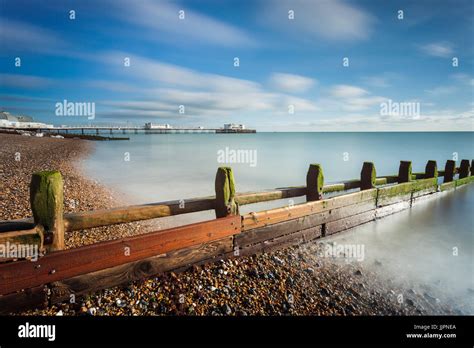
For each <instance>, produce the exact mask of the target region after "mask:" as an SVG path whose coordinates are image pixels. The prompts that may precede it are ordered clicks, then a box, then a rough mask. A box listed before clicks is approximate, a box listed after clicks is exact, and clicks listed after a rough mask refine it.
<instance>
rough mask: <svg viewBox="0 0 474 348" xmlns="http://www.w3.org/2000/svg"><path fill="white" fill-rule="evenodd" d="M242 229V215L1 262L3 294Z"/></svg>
mask: <svg viewBox="0 0 474 348" xmlns="http://www.w3.org/2000/svg"><path fill="white" fill-rule="evenodd" d="M239 232H240V216H230V217H226V218H221V219H216V220H211V221H206V222H199V223H195V224H190V225H186V226H181V227H176V228H171V229H167V230H163V231H156V232H151V233H146V234H142V235H139V236H135V237H128V238H123V239H118V240H112V241H106V242H101V243H96V244H92V245H87V246H84V247H80V248H74V249H69V250H63V251H58V252H53V253H51V254H49V255H46V256H44V257H42V258H40V259H39V260H38V261H37V262H30V261H18V262H12V263H9V264H2V265H0V294H8V293H12V292H15V291H18V290H21V289H25V288H30V287H34V286H37V285H42V284H47V283H51V282H55V281H58V280H62V279H66V278H71V277H74V276H77V275H80V274H85V273H89V272H93V271H98V270H100V269H104V268H109V267H114V266H118V265H121V264H124V263H128V262H132V261H137V260H140V259H144V258H148V257H151V256H155V255H159V254H163V253H166V252H169V251H172V250H177V249H180V248H185V247H188V246H192V245H198V244H202V243H206V242H209V241H213V240H217V239H221V238H224V237H226V236H231V235H234V234H237V233H239Z"/></svg>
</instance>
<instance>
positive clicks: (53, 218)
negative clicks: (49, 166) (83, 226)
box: [30, 171, 64, 251]
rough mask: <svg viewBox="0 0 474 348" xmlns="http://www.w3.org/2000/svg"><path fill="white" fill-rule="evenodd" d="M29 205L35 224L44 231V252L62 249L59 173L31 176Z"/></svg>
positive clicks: (61, 186)
mask: <svg viewBox="0 0 474 348" xmlns="http://www.w3.org/2000/svg"><path fill="white" fill-rule="evenodd" d="M30 204H31V210H32V211H33V218H34V220H35V224H39V225H42V226H43V227H44V229H45V244H46V250H47V251H54V250H62V249H64V221H63V178H62V176H61V173H60V172H58V171H46V172H38V173H34V174H33V176H32V178H31V184H30Z"/></svg>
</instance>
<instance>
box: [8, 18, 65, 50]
mask: <svg viewBox="0 0 474 348" xmlns="http://www.w3.org/2000/svg"><path fill="white" fill-rule="evenodd" d="M0 23H1V24H0V25H1V30H0V42H1V44H2V51H7V52H24V51H27V52H35V53H38V52H39V53H48V54H62V53H63V52H59V51H60V50H61V48H63V49H64V48H65V47H67V43H66V42H65V41H63V40H62V39H61V38H60V37H59V36H58V35H57V34H56V33H55V32H54V31H51V30H48V29H44V28H41V27H38V26H35V25H32V24H29V23H23V22H19V21H13V20H10V19H6V18H0Z"/></svg>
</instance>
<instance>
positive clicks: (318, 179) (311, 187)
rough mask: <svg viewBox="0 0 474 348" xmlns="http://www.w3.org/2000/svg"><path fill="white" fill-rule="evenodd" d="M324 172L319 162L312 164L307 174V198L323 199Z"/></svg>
mask: <svg viewBox="0 0 474 348" xmlns="http://www.w3.org/2000/svg"><path fill="white" fill-rule="evenodd" d="M323 185H324V174H323V168H322V167H321V165H319V164H310V165H309V169H308V173H307V174H306V200H307V201H308V202H310V201H318V200H320V199H323Z"/></svg>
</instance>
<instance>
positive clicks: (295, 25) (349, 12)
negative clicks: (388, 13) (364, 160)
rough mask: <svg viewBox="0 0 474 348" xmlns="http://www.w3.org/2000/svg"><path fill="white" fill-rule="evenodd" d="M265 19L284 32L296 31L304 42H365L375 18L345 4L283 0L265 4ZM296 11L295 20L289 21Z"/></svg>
mask: <svg viewBox="0 0 474 348" xmlns="http://www.w3.org/2000/svg"><path fill="white" fill-rule="evenodd" d="M264 6H265V8H264V10H263V14H262V15H263V16H264V18H265V19H266V21H267V22H269V23H270V24H272V25H273V26H274V27H276V28H279V29H282V30H285V31H287V30H293V31H294V32H295V33H296V34H297V35H301V38H303V39H304V38H306V37H309V38H312V39H314V38H323V39H327V40H341V41H350V40H363V39H367V38H368V37H369V36H370V33H371V32H372V25H373V23H374V22H375V18H374V17H373V16H372V15H371V14H369V13H368V12H366V11H364V10H362V9H360V8H358V7H356V6H354V5H352V4H350V3H349V2H347V1H344V0H331V1H327V0H320V1H306V0H280V1H266V2H264ZM289 10H293V11H294V14H295V18H294V19H293V20H289V19H288V11H289Z"/></svg>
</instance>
